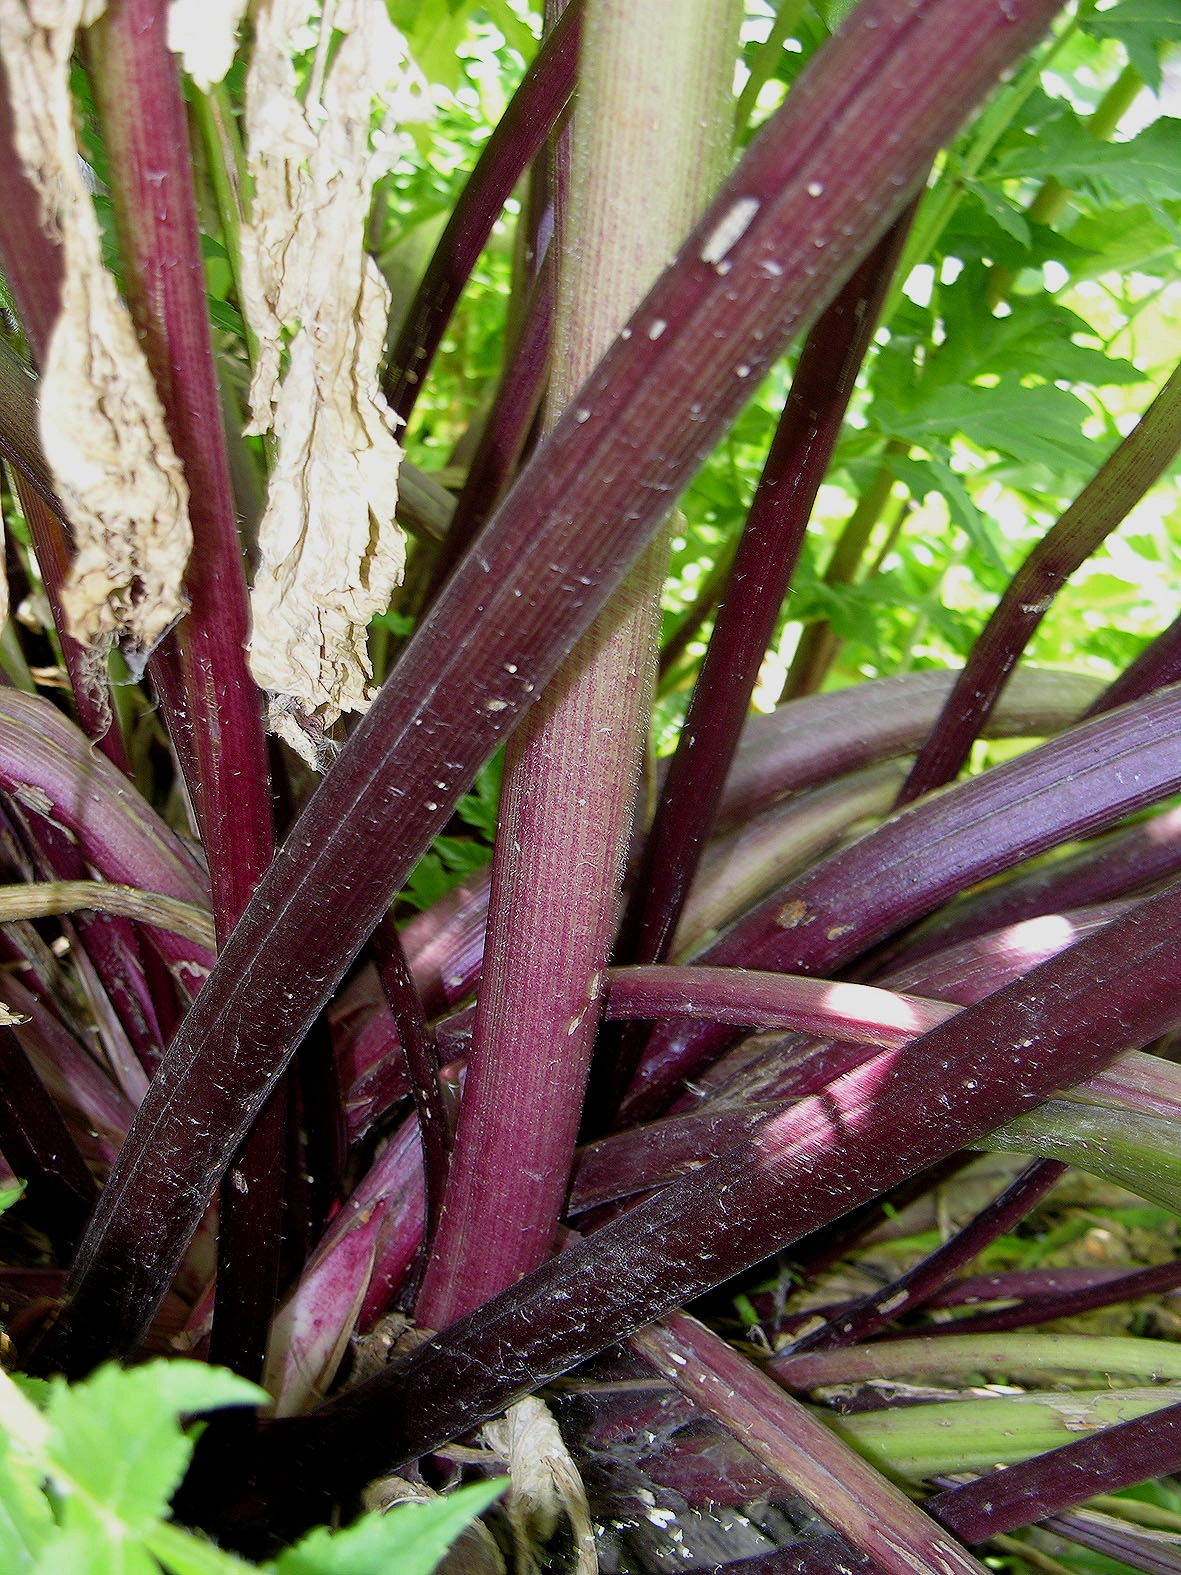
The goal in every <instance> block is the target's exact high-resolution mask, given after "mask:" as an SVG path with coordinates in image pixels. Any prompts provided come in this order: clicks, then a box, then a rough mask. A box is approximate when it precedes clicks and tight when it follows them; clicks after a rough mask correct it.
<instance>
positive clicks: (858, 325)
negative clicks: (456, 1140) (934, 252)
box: [617, 206, 914, 1090]
mask: <svg viewBox="0 0 1181 1575" xmlns="http://www.w3.org/2000/svg"><path fill="white" fill-rule="evenodd" d="M913 217H914V209H913V206H912V207H910V208H908V209H907V211H906V213H905V214H903V216H902V217H901V218H900V219H898V220H897V222H896V223H895V224H893V225H892V226H891V228H890V229H889V230H888V231H887V233H886V234H885V235H884V236H883V237H882V239H881V240H880V241H879V242H878V244H877V245H876V246H875V247H874V249H873V251H872V252H870V254H869V256H868V257H867V258H866V259H865V261H864V262H863V263H862V264H861V266H860V268H858V269H857V271H856V273H854V274H853V276H852V277H851V278H850V280H849V282H848V283H847V284H846V285H845V287H844V289H843V290H842V291H841V293H840V294H839V295H838V296H837V297H836V299H835V300H834V301H833V302H832V304H831V305H830V306H829V307H828V308H827V310H826V311H825V312H824V314H823V316H822V317H821V318H820V320H819V322H817V324H816V325H815V327H813V328H812V330H811V331H810V333H809V334H808V337H807V339H806V340H805V341H804V347H803V349H802V351H801V352H800V360H799V365H798V366H797V368H796V373H795V377H794V378H793V380H792V385H791V392H790V393H789V394H788V397H787V403H786V404H785V406H784V409H783V414H782V416H781V417H780V420H779V425H778V427H777V429H776V432H775V438H774V440H773V442H772V444H771V449H770V452H769V453H768V455H767V463H766V465H765V467H764V469H763V474H762V476H761V477H760V480H759V485H758V489H757V491H756V492H755V496H754V502H753V503H752V505H751V509H750V513H749V515H748V517H747V521H746V525H745V527H744V529H743V533H742V539H741V541H740V542H739V545H738V551H737V553H736V555H735V558H734V567H733V569H732V571H731V575H730V582H729V588H728V590H727V592H726V596H725V598H724V599H723V602H722V605H721V607H720V608H719V610H718V615H717V618H716V620H715V622H714V629H713V635H712V636H711V638H710V643H709V649H708V650H707V652H706V654H705V660H704V661H703V662H702V665H701V673H700V676H699V677H698V679H697V684H696V687H695V688H694V691H693V698H692V700H691V701H690V702H689V710H688V713H687V715H686V717H685V723H684V726H683V727H682V729H681V734H680V738H679V739H678V742H677V749H676V753H675V754H674V756H673V759H672V764H671V765H670V766H669V769H668V775H667V777H666V778H665V782H664V791H663V793H662V795H661V798H660V803H659V805H658V807H657V810H656V818H655V820H654V821H653V823H652V829H651V830H650V832H649V833H648V840H647V842H646V843H645V845H644V856H643V859H642V861H641V864H640V870H639V874H638V876H637V880H636V885H635V895H634V897H633V900H632V907H631V910H630V911H629V913H628V914H627V915H626V916H625V918H624V921H623V928H622V932H621V936H620V941H619V946H618V949H617V956H618V958H619V960H620V961H621V962H637V963H654V962H664V961H665V959H666V958H667V957H668V955H669V949H670V947H671V945H672V940H673V936H674V934H675V932H676V927H677V920H678V919H679V918H680V916H681V912H682V910H683V908H684V905H685V899H686V897H687V896H688V894H689V887H690V885H691V884H692V881H693V877H694V875H695V874H696V873H697V866H698V864H699V863H700V860H701V854H702V852H703V850H704V848H705V843H706V839H707V838H708V836H709V835H710V832H711V831H712V829H713V823H714V819H715V817H716V814H717V808H718V803H719V801H720V799H721V795H722V789H723V787H724V785H725V782H726V777H727V775H728V774H729V771H730V767H731V765H732V763H733V760H734V753H735V750H736V749H737V747H738V740H739V736H740V735H741V732H742V725H743V722H744V721H745V720H746V716H747V713H748V711H749V709H750V697H751V695H752V694H753V692H754V686H755V681H756V679H757V678H758V675H759V666H760V664H761V662H762V660H763V657H764V655H765V654H766V650H767V646H768V644H769V643H770V640H771V636H772V635H773V634H774V632H775V624H776V622H777V620H778V618H779V610H780V608H781V606H782V605H783V598H784V596H785V595H786V594H787V588H788V585H789V584H790V582H791V577H792V575H793V573H794V572H795V566H796V562H797V560H798V558H799V553H800V547H801V546H802V545H803V540H804V534H805V532H806V530H807V526H808V520H809V518H810V517H811V513H812V505H813V504H814V503H815V501H816V494H817V492H818V491H819V489H820V483H821V482H822V481H823V480H824V477H825V474H826V472H827V470H828V466H829V462H830V460H831V459H832V453H833V449H834V448H835V447H836V441H837V438H838V437H839V435H840V431H841V426H842V424H843V422H844V419H845V411H846V410H847V408H848V405H849V400H850V398H851V397H852V393H853V387H854V384H855V383H856V380H857V373H858V371H859V370H860V367H861V363H862V361H863V360H864V359H865V353H866V351H867V349H868V348H869V345H870V343H871V341H872V339H873V334H874V330H875V329H876V328H877V323H878V316H879V314H880V312H881V307H882V302H883V300H884V299H885V295H886V291H887V290H888V289H889V286H890V281H891V280H892V279H893V277H894V270H895V267H896V266H897V263H898V257H899V254H900V252H901V249H902V245H903V242H904V241H905V239H906V236H907V234H908V233H909V230H910V223H911V220H912V219H913ZM636 1048H637V1050H638V1048H639V1047H638V1046H637V1047H636ZM632 1070H634V1067H622V1066H621V1067H619V1068H617V1072H618V1075H619V1077H620V1078H621V1082H620V1085H619V1086H620V1089H621V1090H622V1089H623V1088H625V1087H626V1086H627V1082H628V1079H629V1078H630V1074H631V1072H632Z"/></svg>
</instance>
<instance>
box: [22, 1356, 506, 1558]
mask: <svg viewBox="0 0 1181 1575" xmlns="http://www.w3.org/2000/svg"><path fill="white" fill-rule="evenodd" d="M265 1398H266V1397H265V1395H264V1394H263V1391H262V1390H260V1389H258V1388H256V1387H255V1385H253V1384H249V1383H247V1382H246V1381H245V1380H244V1379H241V1378H237V1377H235V1376H234V1375H233V1374H232V1373H228V1372H224V1371H223V1370H221V1369H220V1368H213V1367H206V1366H204V1365H203V1364H202V1363H199V1362H184V1361H173V1362H167V1361H157V1362H149V1363H146V1364H145V1365H144V1366H142V1367H136V1368H132V1369H131V1370H129V1371H125V1370H123V1369H122V1368H119V1367H116V1366H107V1367H102V1368H99V1369H98V1371H97V1372H96V1373H94V1374H93V1375H92V1376H91V1377H90V1378H88V1379H87V1380H86V1381H85V1382H84V1383H80V1384H75V1385H68V1384H66V1383H65V1382H64V1381H63V1380H62V1379H53V1380H52V1381H51V1382H49V1383H47V1384H43V1383H31V1382H28V1381H26V1380H21V1381H20V1382H19V1383H16V1382H14V1381H13V1380H12V1379H11V1378H9V1377H8V1376H7V1374H4V1373H2V1372H0V1569H3V1571H4V1572H5V1575H160V1570H161V1568H163V1569H164V1570H165V1571H166V1572H167V1575H246V1572H248V1571H250V1570H252V1569H254V1568H255V1566H254V1565H251V1564H247V1563H246V1562H244V1561H243V1560H242V1559H239V1558H237V1557H236V1556H235V1555H233V1554H230V1553H226V1552H223V1551H222V1550H221V1549H220V1548H218V1547H216V1546H215V1545H214V1544H213V1543H211V1542H207V1541H205V1540H204V1539H203V1538H202V1537H199V1536H197V1535H195V1534H193V1533H192V1532H189V1531H186V1530H184V1529H183V1528H182V1527H180V1526H175V1525H173V1524H171V1523H170V1522H169V1521H167V1520H166V1519H165V1517H166V1516H167V1514H168V1502H169V1499H170V1498H171V1497H172V1494H173V1493H174V1492H175V1490H176V1488H177V1486H178V1484H179V1482H180V1479H181V1477H182V1476H183V1475H184V1471H185V1468H186V1466H187V1465H188V1461H189V1457H190V1455H191V1453H192V1445H193V1440H192V1437H191V1435H190V1434H189V1433H186V1432H185V1431H184V1430H183V1427H182V1419H183V1418H184V1417H185V1416H187V1415H190V1414H191V1413H193V1412H197V1411H201V1412H204V1411H209V1410H213V1409H216V1408H218V1407H221V1406H227V1405H251V1404H255V1403H257V1402H258V1401H259V1400H261V1399H265ZM39 1405H40V1407H42V1408H39ZM502 1486H503V1484H502V1483H499V1482H492V1483H486V1482H485V1483H477V1484H476V1485H475V1486H473V1487H470V1488H465V1489H463V1490H461V1491H460V1492H458V1493H453V1494H449V1495H447V1496H445V1497H442V1498H439V1499H437V1500H434V1501H432V1502H431V1503H429V1504H425V1505H419V1504H413V1505H404V1506H399V1507H398V1508H397V1509H395V1510H393V1511H392V1512H390V1513H389V1514H388V1515H384V1516H382V1515H367V1516H365V1517H364V1518H362V1519H361V1520H359V1521H357V1522H356V1523H355V1524H354V1525H352V1526H349V1527H347V1528H346V1529H345V1530H343V1531H338V1532H330V1531H328V1530H327V1529H326V1528H321V1529H319V1530H317V1531H313V1532H312V1533H311V1534H310V1535H309V1536H308V1537H306V1538H304V1540H303V1541H302V1542H300V1543H298V1544H297V1545H296V1546H295V1547H294V1548H290V1549H288V1550H287V1551H286V1552H285V1553H283V1554H281V1555H280V1557H279V1558H278V1559H277V1560H275V1561H273V1562H271V1563H268V1564H266V1565H263V1566H262V1569H263V1570H264V1571H266V1572H268V1575H388V1572H390V1571H392V1570H395V1569H396V1570H397V1571H398V1575H430V1572H431V1571H432V1570H433V1569H434V1567H435V1565H436V1564H437V1563H438V1561H439V1559H440V1558H441V1557H442V1555H443V1554H444V1553H445V1552H446V1550H447V1548H448V1547H449V1546H450V1544H451V1542H452V1541H454V1539H455V1537H456V1536H457V1535H458V1534H459V1532H461V1531H462V1530H463V1528H464V1526H466V1525H467V1524H468V1523H469V1521H471V1520H472V1519H473V1517H474V1516H476V1515H478V1514H479V1513H480V1511H481V1510H482V1509H484V1508H486V1507H487V1505H488V1504H489V1503H491V1501H492V1500H493V1498H495V1497H496V1495H497V1494H498V1493H499V1492H500V1491H501V1488H502Z"/></svg>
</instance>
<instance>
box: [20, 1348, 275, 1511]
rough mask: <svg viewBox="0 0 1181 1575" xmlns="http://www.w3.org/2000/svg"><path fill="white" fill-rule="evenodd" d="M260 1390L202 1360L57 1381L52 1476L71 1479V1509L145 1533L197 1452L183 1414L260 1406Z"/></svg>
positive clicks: (50, 1414)
mask: <svg viewBox="0 0 1181 1575" xmlns="http://www.w3.org/2000/svg"><path fill="white" fill-rule="evenodd" d="M262 1399H265V1395H264V1394H263V1391H262V1390H260V1389H258V1388H256V1387H255V1385H254V1384H250V1383H247V1382H246V1381H245V1379H242V1378H237V1377H235V1376H234V1374H232V1373H227V1372H224V1371H223V1370H221V1369H220V1368H216V1367H206V1366H204V1365H203V1364H202V1363H199V1362H168V1361H157V1362H148V1363H146V1364H145V1365H144V1366H142V1367H136V1368H132V1369H131V1370H130V1371H127V1372H124V1371H123V1370H122V1369H121V1368H119V1367H116V1366H113V1365H110V1366H106V1367H100V1368H99V1369H98V1371H97V1372H96V1373H94V1374H93V1375H92V1376H91V1377H90V1378H88V1379H87V1380H86V1381H85V1382H84V1383H80V1384H74V1385H72V1386H71V1385H67V1384H66V1383H65V1382H64V1381H63V1380H61V1379H57V1380H55V1381H54V1382H53V1387H52V1393H51V1395H50V1399H49V1405H48V1407H47V1409H46V1420H47V1421H48V1422H49V1424H50V1434H49V1441H48V1445H47V1456H48V1461H49V1466H50V1470H51V1472H52V1473H53V1474H55V1475H56V1474H57V1473H58V1472H59V1471H60V1472H61V1473H62V1474H63V1475H64V1477H65V1478H67V1479H68V1482H69V1483H70V1491H69V1493H68V1496H67V1498H66V1500H65V1502H66V1504H67V1506H70V1505H73V1504H74V1503H76V1502H77V1501H78V1500H79V1498H89V1499H92V1500H94V1501H95V1502H97V1503H98V1504H100V1505H102V1507H103V1511H104V1514H105V1515H107V1516H109V1517H112V1518H113V1517H118V1518H119V1519H120V1520H121V1521H123V1522H124V1523H125V1524H126V1526H128V1527H142V1526H144V1525H145V1524H147V1522H149V1521H150V1520H152V1519H154V1518H156V1517H159V1516H162V1515H164V1514H165V1513H166V1512H167V1508H168V1500H169V1499H170V1498H171V1497H172V1494H173V1492H174V1491H175V1489H176V1487H177V1485H178V1483H179V1482H180V1479H181V1477H182V1476H183V1475H184V1471H185V1467H186V1466H187V1465H188V1462H189V1457H190V1455H191V1453H192V1448H193V1445H192V1440H191V1439H190V1438H188V1437H186V1435H185V1434H184V1433H182V1432H181V1431H180V1429H179V1427H178V1425H177V1424H178V1419H179V1418H180V1417H181V1416H183V1415H185V1414H186V1413H191V1412H195V1411H207V1410H212V1409H213V1408H215V1407H217V1406H226V1405H256V1404H258V1402H259V1401H260V1400H262Z"/></svg>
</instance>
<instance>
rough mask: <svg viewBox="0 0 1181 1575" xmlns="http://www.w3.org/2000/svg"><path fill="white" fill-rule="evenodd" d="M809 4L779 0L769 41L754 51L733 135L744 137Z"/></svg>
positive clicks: (736, 115)
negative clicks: (781, 56) (784, 49)
mask: <svg viewBox="0 0 1181 1575" xmlns="http://www.w3.org/2000/svg"><path fill="white" fill-rule="evenodd" d="M806 3H807V0H780V6H779V10H778V12H777V13H776V16H775V21H774V23H773V25H772V27H771V31H770V32H769V33H768V34H767V37H766V38H765V39H764V40H763V42H762V43H761V44H760V45H759V47H758V49H757V50H756V51H755V57H754V59H753V60H752V61H751V63H750V76H749V77H747V79H746V81H745V82H744V83H743V86H742V92H741V93H740V94H739V95H738V103H737V104H736V105H735V106H734V135H735V137H741V135H742V133H743V132H744V131H745V130H746V128H747V126H748V124H749V122H750V117H751V115H752V114H753V113H754V110H755V106H756V104H757V103H758V101H759V94H760V93H761V92H762V91H763V89H764V87H766V85H767V83H768V82H769V81H770V80H771V78H772V77H773V76H774V75H775V67H776V66H777V65H778V64H779V57H780V55H781V54H782V53H783V46H784V44H786V42H787V40H788V39H789V38H790V37H791V35H792V30H793V28H794V27H795V25H796V23H797V22H798V21H799V19H800V17H801V16H802V15H803V13H804V7H805V5H806Z"/></svg>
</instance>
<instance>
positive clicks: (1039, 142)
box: [990, 115, 1181, 203]
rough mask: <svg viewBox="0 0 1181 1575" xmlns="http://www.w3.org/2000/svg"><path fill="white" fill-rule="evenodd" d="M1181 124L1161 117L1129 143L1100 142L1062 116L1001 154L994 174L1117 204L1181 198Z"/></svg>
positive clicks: (1078, 123)
mask: <svg viewBox="0 0 1181 1575" xmlns="http://www.w3.org/2000/svg"><path fill="white" fill-rule="evenodd" d="M1179 146H1181V121H1177V120H1171V119H1169V118H1168V117H1167V116H1164V115H1162V116H1161V118H1160V119H1159V120H1154V121H1153V122H1152V124H1151V125H1150V126H1145V128H1144V130H1143V131H1142V132H1141V133H1140V135H1139V136H1137V137H1133V138H1132V139H1131V141H1129V142H1098V141H1096V139H1095V138H1094V137H1091V136H1089V135H1088V134H1087V131H1086V129H1085V127H1084V126H1083V125H1082V122H1081V121H1079V119H1078V118H1077V116H1073V115H1063V116H1060V117H1059V119H1057V120H1055V121H1053V122H1051V123H1050V124H1049V125H1048V126H1046V127H1045V128H1044V129H1043V130H1042V131H1041V132H1040V133H1039V135H1038V136H1037V137H1036V138H1030V139H1029V140H1028V141H1027V142H1026V143H1025V145H1024V146H1022V147H1020V148H1014V149H1012V150H1011V151H1009V152H1007V153H1003V154H1002V155H1001V157H1000V158H999V159H998V160H997V161H996V164H995V165H994V166H993V168H992V170H991V172H990V173H992V174H994V175H1000V176H1002V177H1004V178H1005V179H1009V178H1013V177H1024V178H1037V179H1041V178H1043V177H1044V176H1046V175H1050V174H1053V175H1056V176H1057V177H1058V179H1059V180H1060V181H1061V182H1062V184H1063V185H1064V186H1073V187H1080V186H1081V187H1084V188H1087V189H1089V190H1091V191H1092V192H1094V193H1095V194H1096V195H1097V196H1100V197H1103V198H1106V199H1109V200H1111V201H1113V202H1121V203H1129V202H1148V203H1152V202H1158V201H1160V200H1162V199H1164V198H1168V197H1181V159H1179V158H1178V157H1177V148H1178V147H1179Z"/></svg>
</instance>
